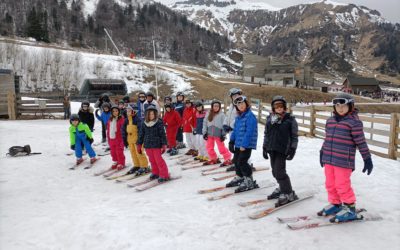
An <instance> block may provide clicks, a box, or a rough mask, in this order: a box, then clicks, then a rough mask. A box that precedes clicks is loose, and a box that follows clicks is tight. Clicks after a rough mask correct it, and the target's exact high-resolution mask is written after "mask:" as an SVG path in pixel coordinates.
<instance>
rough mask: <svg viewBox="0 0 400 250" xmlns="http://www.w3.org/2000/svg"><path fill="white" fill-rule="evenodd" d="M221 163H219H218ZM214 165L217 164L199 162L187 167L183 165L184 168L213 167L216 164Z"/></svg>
mask: <svg viewBox="0 0 400 250" xmlns="http://www.w3.org/2000/svg"><path fill="white" fill-rule="evenodd" d="M218 164H219V163H218ZM214 165H216V164H213V165H203V163H201V164H200V163H199V164H196V165H192V166H187V167H182V170H189V169H194V168H203V167H204V168H205V167H212V166H214Z"/></svg>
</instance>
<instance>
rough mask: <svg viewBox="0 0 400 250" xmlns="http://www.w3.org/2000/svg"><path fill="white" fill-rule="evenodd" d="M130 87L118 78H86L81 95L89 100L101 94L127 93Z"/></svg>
mask: <svg viewBox="0 0 400 250" xmlns="http://www.w3.org/2000/svg"><path fill="white" fill-rule="evenodd" d="M127 92H128V89H127V87H126V83H125V82H124V81H123V80H118V79H85V81H84V82H83V84H82V87H81V89H80V91H79V96H81V97H85V98H86V99H88V100H92V99H97V98H98V97H99V96H100V95H101V94H103V93H108V94H110V95H126V94H127Z"/></svg>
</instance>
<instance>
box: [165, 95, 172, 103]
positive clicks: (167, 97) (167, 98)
mask: <svg viewBox="0 0 400 250" xmlns="http://www.w3.org/2000/svg"><path fill="white" fill-rule="evenodd" d="M166 100H169V101H170V102H172V98H171V96H166V97H164V102H165V101H166Z"/></svg>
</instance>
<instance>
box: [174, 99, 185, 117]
mask: <svg viewBox="0 0 400 250" xmlns="http://www.w3.org/2000/svg"><path fill="white" fill-rule="evenodd" d="M174 107H175V111H178V113H179V115H180V116H181V117H182V116H183V110H184V109H185V104H184V103H183V102H176V103H174Z"/></svg>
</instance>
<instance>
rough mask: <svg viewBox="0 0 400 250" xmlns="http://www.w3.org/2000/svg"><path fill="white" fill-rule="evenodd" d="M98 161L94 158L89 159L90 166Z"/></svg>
mask: <svg viewBox="0 0 400 250" xmlns="http://www.w3.org/2000/svg"><path fill="white" fill-rule="evenodd" d="M98 160H99V159H98V158H96V157H93V158H90V164H94V163H95V162H96V161H98Z"/></svg>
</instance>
